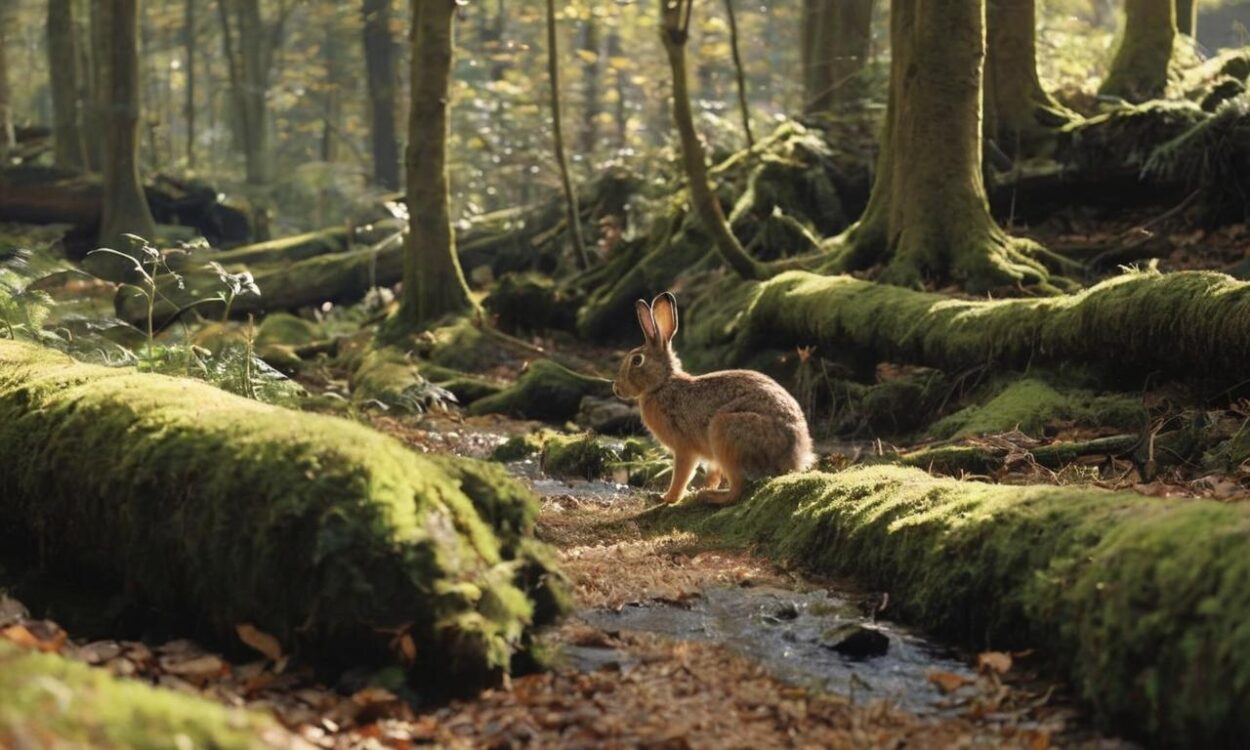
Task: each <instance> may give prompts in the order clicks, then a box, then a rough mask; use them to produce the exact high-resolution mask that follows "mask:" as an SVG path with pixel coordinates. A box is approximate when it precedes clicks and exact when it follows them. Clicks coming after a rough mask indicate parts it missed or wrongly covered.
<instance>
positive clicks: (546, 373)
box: [469, 359, 612, 423]
mask: <svg viewBox="0 0 1250 750" xmlns="http://www.w3.org/2000/svg"><path fill="white" fill-rule="evenodd" d="M611 395H612V381H610V380H606V379H604V378H592V377H590V376H587V375H582V374H581V373H577V372H574V371H572V370H570V369H568V368H567V367H563V366H561V365H558V364H556V363H555V362H552V361H550V360H546V359H540V360H537V361H535V362H534V363H533V364H531V365H530V366H529V369H527V370H526V371H525V372H523V373H521V377H519V378H517V381H516V383H514V384H513V385H512V386H510V387H508V388H506V389H504V390H502V391H500V392H499V393H496V394H494V395H490V396H486V397H484V398H480V399H478V400H476V401H474V402H473V403H472V404H471V405H470V406H469V413H470V414H508V415H510V416H514V417H521V418H523V419H541V420H545V421H548V422H557V423H564V422H567V421H568V420H570V419H572V418H573V417H575V416H577V410H578V407H579V406H581V403H582V399H583V398H585V397H586V396H595V397H599V398H608V397H610V396H611Z"/></svg>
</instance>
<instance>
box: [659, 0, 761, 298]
mask: <svg viewBox="0 0 1250 750" xmlns="http://www.w3.org/2000/svg"><path fill="white" fill-rule="evenodd" d="M693 2H694V0H678V1H677V2H671V0H660V9H661V10H660V12H661V19H662V20H661V28H660V36H661V38H662V40H663V42H664V51H665V53H666V54H667V55H668V63H669V68H670V70H671V72H672V77H673V101H672V105H673V122H674V124H675V125H676V126H677V133H678V135H679V136H680V140H681V157H682V163H683V165H684V167H685V171H686V179H687V181H688V182H689V187H690V202H691V203H692V204H693V205H694V209H695V211H696V212H698V215H699V221H700V222H701V223H702V224H703V227H704V229H705V230H706V231H707V233H708V234H710V235H712V239H713V240H714V242H715V243H716V250H717V252H718V253H720V256H721V259H722V260H724V261H725V264H726V265H728V266H729V267H730V268H732V269H733V271H734V272H735V273H737V274H738V275H739V276H741V277H742V278H744V279H758V278H763V277H764V276H765V275H766V271H765V269H764V267H763V266H762V265H760V264H759V263H757V262H755V259H753V258H752V257H751V256H750V255H749V254H747V251H746V250H745V249H744V248H743V247H742V244H741V243H740V242H738V238H737V237H735V236H734V234H733V232H732V231H731V230H730V228H729V222H728V221H726V220H725V212H724V210H723V209H722V208H721V205H720V201H719V200H718V199H717V197H716V194H715V193H714V192H712V186H711V184H710V183H709V182H708V174H707V161H706V157H705V155H704V153H703V144H702V143H701V142H700V141H699V134H698V132H697V131H696V130H695V128H694V113H693V112H692V111H691V109H690V89H689V86H690V83H689V80H688V77H687V73H686V40H687V39H688V38H689V29H690V16H691V12H692V10H693V9H692V4H693Z"/></svg>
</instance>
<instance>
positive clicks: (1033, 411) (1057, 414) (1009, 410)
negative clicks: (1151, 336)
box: [929, 378, 1147, 438]
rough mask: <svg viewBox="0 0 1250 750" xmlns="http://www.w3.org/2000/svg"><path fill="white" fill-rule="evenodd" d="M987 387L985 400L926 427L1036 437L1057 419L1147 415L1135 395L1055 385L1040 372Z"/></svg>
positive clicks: (942, 432) (1139, 418) (1133, 420)
mask: <svg viewBox="0 0 1250 750" xmlns="http://www.w3.org/2000/svg"><path fill="white" fill-rule="evenodd" d="M992 388H993V390H996V391H997V393H996V394H995V395H994V396H993V397H992V398H990V399H989V400H988V401H986V402H985V403H981V404H973V405H971V406H967V407H965V408H963V409H960V410H959V411H957V412H955V413H954V414H950V415H948V416H946V417H943V418H942V419H940V420H938V421H937V422H935V423H934V424H933V425H932V426H931V427H930V428H929V435H930V436H931V437H935V438H962V437H971V436H975V435H991V434H996V433H1001V432H1010V431H1012V430H1019V431H1020V432H1023V433H1024V434H1026V435H1030V436H1033V437H1040V436H1041V435H1042V433H1043V431H1044V429H1045V428H1046V427H1047V426H1048V425H1053V424H1055V423H1056V422H1072V423H1075V424H1077V425H1081V426H1086V427H1093V426H1103V427H1119V428H1139V427H1142V426H1143V424H1144V423H1145V421H1146V419H1147V415H1146V412H1145V410H1144V409H1143V407H1142V404H1141V397H1140V396H1125V395H1123V394H1104V395H1099V394H1095V393H1094V392H1092V391H1089V390H1086V389H1083V388H1056V387H1055V386H1053V385H1051V384H1050V383H1048V382H1046V381H1045V380H1041V379H1039V378H1023V379H1021V380H1016V381H1014V382H1010V383H1007V384H1006V385H1005V386H1004V385H1003V384H999V385H998V386H997V387H993V386H992Z"/></svg>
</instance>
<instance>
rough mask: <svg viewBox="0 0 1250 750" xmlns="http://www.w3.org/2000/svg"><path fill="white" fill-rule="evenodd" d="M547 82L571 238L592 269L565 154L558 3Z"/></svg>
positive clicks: (551, 8) (551, 22)
mask: <svg viewBox="0 0 1250 750" xmlns="http://www.w3.org/2000/svg"><path fill="white" fill-rule="evenodd" d="M547 83H548V85H549V86H550V87H551V138H552V148H553V149H554V150H555V157H556V166H557V167H558V168H559V170H560V185H561V186H562V187H563V188H564V202H565V215H566V216H567V218H568V223H569V236H570V238H571V239H572V240H573V253H574V257H576V258H577V265H578V267H579V268H581V269H582V270H585V269H587V268H589V267H590V254H589V253H587V252H586V241H585V240H584V239H582V220H581V211H580V210H579V209H578V207H577V191H576V190H574V189H573V178H572V177H570V176H569V160H568V156H567V155H566V154H565V153H564V118H563V117H562V113H561V112H560V49H559V35H558V34H557V33H556V4H555V0H547Z"/></svg>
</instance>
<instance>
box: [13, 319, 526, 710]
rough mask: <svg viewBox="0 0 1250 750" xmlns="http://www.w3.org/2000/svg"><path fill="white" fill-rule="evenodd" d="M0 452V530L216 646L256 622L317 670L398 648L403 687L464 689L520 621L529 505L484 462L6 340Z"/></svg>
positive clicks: (478, 678)
mask: <svg viewBox="0 0 1250 750" xmlns="http://www.w3.org/2000/svg"><path fill="white" fill-rule="evenodd" d="M0 446H2V450H3V452H4V454H5V456H7V457H8V458H7V459H6V465H5V471H4V472H2V473H0V513H2V514H3V515H4V517H5V518H7V519H9V520H10V523H8V524H5V525H4V527H3V528H0V534H3V535H4V536H6V537H10V538H11V539H10V541H13V540H17V541H19V542H20V541H25V542H28V543H37V544H38V545H39V548H40V549H41V550H42V551H43V552H44V553H45V555H46V558H47V559H48V560H50V561H53V562H54V563H55V564H61V565H65V566H72V567H73V568H74V569H76V570H80V571H81V570H91V571H95V572H96V573H98V574H99V575H100V576H101V577H103V578H105V579H107V580H109V581H112V582H115V583H119V584H124V585H125V586H126V587H127V589H128V590H129V591H132V592H134V593H135V594H136V595H138V596H140V597H141V598H142V599H144V600H145V601H147V602H150V603H151V604H152V605H153V606H156V607H159V608H161V609H164V610H166V611H171V612H181V613H185V614H186V615H188V616H189V617H193V618H195V620H196V622H198V623H199V624H200V625H201V626H203V627H205V628H207V629H208V630H210V631H212V632H215V633H218V634H221V635H222V636H223V637H229V635H230V634H231V633H233V629H234V626H235V625H237V624H238V623H240V622H251V623H255V624H256V625H257V626H258V627H260V628H262V629H263V630H265V631H266V632H270V633H273V634H274V635H275V636H277V637H278V638H279V639H280V640H281V641H282V642H283V643H284V644H286V645H288V647H289V648H290V647H293V648H296V649H298V650H299V651H300V652H301V653H303V654H305V655H306V656H307V657H308V658H309V659H310V660H314V661H319V662H325V663H327V664H328V665H334V664H344V663H361V662H364V663H375V662H376V663H382V662H386V661H389V660H391V659H392V656H393V655H392V653H391V645H390V644H391V643H392V642H393V641H394V638H395V633H396V632H408V633H410V634H411V635H412V636H413V638H414V639H415V640H416V642H417V644H418V657H417V660H416V662H415V664H413V665H412V670H411V674H412V676H413V678H414V681H415V682H416V683H418V684H419V685H422V686H424V687H426V688H428V689H430V690H437V691H455V692H462V691H465V690H471V689H473V688H475V687H477V686H480V685H483V684H489V683H492V682H495V681H497V680H498V679H499V678H500V677H501V675H502V674H504V673H505V672H506V670H507V668H508V665H509V662H510V660H511V658H512V656H513V654H514V653H516V652H518V651H519V650H522V649H524V648H525V647H526V643H527V638H528V633H529V629H530V627H531V626H532V625H534V624H536V620H535V618H534V612H533V604H532V602H531V601H530V599H529V597H528V596H527V592H526V590H525V586H526V585H528V584H527V581H532V580H533V579H534V578H535V576H534V574H533V571H532V569H531V568H532V564H531V563H532V559H530V558H527V559H521V558H519V557H517V556H516V555H517V554H518V552H517V551H518V550H521V549H522V548H523V546H526V542H525V540H526V539H527V538H528V534H529V531H530V529H529V526H528V525H529V523H530V521H529V520H527V519H530V520H532V518H533V516H532V513H533V511H532V509H529V508H527V507H526V506H528V505H529V504H530V503H532V500H531V498H530V496H529V495H528V493H527V492H525V491H524V490H522V489H521V488H520V487H519V486H518V485H516V484H515V483H513V482H512V481H511V480H509V479H508V478H507V477H505V476H503V475H502V474H500V473H499V472H498V471H497V470H496V469H495V468H492V467H490V466H489V465H487V464H483V463H480V462H474V461H468V460H461V459H451V458H439V459H435V458H431V457H426V456H420V455H417V454H415V453H413V452H411V451H408V450H406V449H405V448H404V447H403V446H402V445H401V444H400V443H398V442H397V441H395V440H393V439H391V438H388V437H385V436H383V435H381V434H379V433H377V432H374V431H373V430H370V429H368V428H366V427H364V426H361V425H358V424H355V423H352V422H348V421H345V420H340V419H335V418H332V417H324V416H320V415H312V414H301V413H298V412H293V411H289V410H285V409H281V408H278V407H273V406H268V405H265V404H261V403H258V402H255V401H250V400H246V399H242V398H238V397H235V396H231V395H229V394H227V393H224V392H222V391H219V390H217V389H215V388H212V387H210V386H207V385H204V384H201V383H196V382H193V381H187V380H182V379H178V378H169V377H162V376H158V375H144V374H139V373H137V372H135V371H134V370H131V369H125V368H104V367H96V366H91V365H84V364H79V363H76V362H74V361H72V360H70V359H69V358H67V357H65V356H63V355H60V354H57V353H55V352H51V351H48V350H45V349H41V348H38V347H34V346H29V345H24V344H19V343H14V342H8V341H0ZM84 460H89V461H90V462H91V464H90V466H91V469H90V470H89V471H82V470H77V468H76V467H81V466H82V464H83V461H84ZM501 519H510V520H508V522H507V523H504V522H503V521H502V520H501ZM533 557H534V556H531V558H533ZM522 571H528V572H526V573H525V574H524V575H522Z"/></svg>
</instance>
